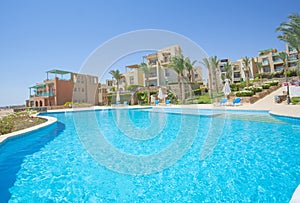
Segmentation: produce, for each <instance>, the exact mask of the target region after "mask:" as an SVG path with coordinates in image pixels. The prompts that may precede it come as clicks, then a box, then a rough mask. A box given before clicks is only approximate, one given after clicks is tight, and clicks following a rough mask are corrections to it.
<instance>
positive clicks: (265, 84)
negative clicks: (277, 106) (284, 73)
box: [261, 83, 271, 89]
mask: <svg viewBox="0 0 300 203" xmlns="http://www.w3.org/2000/svg"><path fill="white" fill-rule="evenodd" d="M261 86H262V88H263V89H269V88H270V86H271V85H270V84H267V83H264V84H262V85H261Z"/></svg>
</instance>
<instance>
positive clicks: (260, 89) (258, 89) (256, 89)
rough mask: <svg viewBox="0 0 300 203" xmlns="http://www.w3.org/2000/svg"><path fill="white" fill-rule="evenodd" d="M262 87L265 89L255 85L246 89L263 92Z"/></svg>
mask: <svg viewBox="0 0 300 203" xmlns="http://www.w3.org/2000/svg"><path fill="white" fill-rule="evenodd" d="M262 89H263V88H262V87H254V86H251V87H245V88H244V90H247V91H252V92H253V94H255V93H256V92H262Z"/></svg>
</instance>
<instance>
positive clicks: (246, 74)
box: [245, 71, 249, 87]
mask: <svg viewBox="0 0 300 203" xmlns="http://www.w3.org/2000/svg"><path fill="white" fill-rule="evenodd" d="M245 77H246V87H249V73H248V71H246V72H245Z"/></svg>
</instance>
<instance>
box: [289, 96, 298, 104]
mask: <svg viewBox="0 0 300 203" xmlns="http://www.w3.org/2000/svg"><path fill="white" fill-rule="evenodd" d="M291 102H292V104H297V103H299V102H300V97H292V98H291Z"/></svg>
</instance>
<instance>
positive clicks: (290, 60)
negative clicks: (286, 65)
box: [288, 57, 298, 62]
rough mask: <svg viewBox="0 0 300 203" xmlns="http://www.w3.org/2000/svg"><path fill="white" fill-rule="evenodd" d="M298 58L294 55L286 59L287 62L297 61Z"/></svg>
mask: <svg viewBox="0 0 300 203" xmlns="http://www.w3.org/2000/svg"><path fill="white" fill-rule="evenodd" d="M297 61H298V59H297V58H296V57H291V58H289V59H288V62H297Z"/></svg>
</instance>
